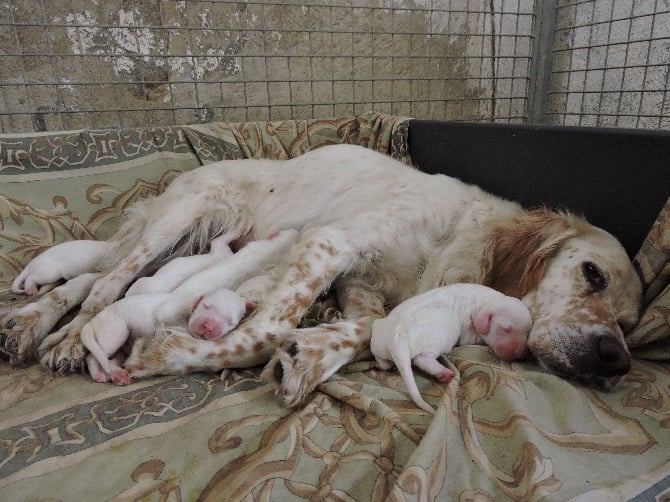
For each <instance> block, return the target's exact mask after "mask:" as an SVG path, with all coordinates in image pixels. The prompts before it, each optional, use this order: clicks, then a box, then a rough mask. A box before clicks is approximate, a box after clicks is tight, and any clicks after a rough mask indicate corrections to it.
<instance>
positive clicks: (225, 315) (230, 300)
mask: <svg viewBox="0 0 670 502" xmlns="http://www.w3.org/2000/svg"><path fill="white" fill-rule="evenodd" d="M297 236H298V232H296V231H295V230H284V231H282V232H279V233H278V234H276V235H273V236H271V238H269V239H265V240H261V241H254V242H251V243H249V244H247V245H246V246H245V247H244V248H242V249H241V250H240V251H238V252H237V253H235V254H234V255H232V256H230V257H229V258H227V259H225V260H224V261H222V262H221V263H219V264H217V265H214V266H212V267H210V268H207V269H205V270H202V271H200V272H199V273H198V274H196V275H194V276H193V277H191V278H190V279H188V280H186V281H185V282H184V283H183V284H181V285H180V286H179V287H178V288H177V289H175V290H174V291H171V292H166V293H158V294H149V295H132V296H128V297H125V298H123V299H121V300H119V301H117V302H115V303H113V304H111V305H109V306H107V307H105V308H104V309H103V310H102V311H101V312H99V313H98V314H97V315H96V316H95V317H94V318H93V319H92V320H91V321H90V322H89V323H88V324H87V325H86V326H85V327H84V328H83V329H82V332H81V339H82V342H83V344H84V346H85V347H86V348H87V349H88V350H89V351H90V352H91V354H89V355H88V356H87V358H86V366H87V368H88V370H89V373H90V374H91V376H92V377H93V379H94V380H96V381H98V382H106V381H109V379H110V378H111V380H112V381H113V382H114V383H116V384H118V385H127V384H128V383H130V376H129V374H128V372H127V371H126V370H125V369H123V368H121V367H120V365H119V364H118V362H117V361H115V360H110V359H109V358H110V357H111V356H112V355H113V354H115V353H116V352H117V351H118V350H119V349H120V348H121V347H123V346H124V344H125V343H126V341H128V340H131V341H132V340H135V339H137V338H141V337H145V336H147V335H152V334H153V333H154V332H155V331H156V330H158V329H160V328H162V327H163V326H171V327H173V329H176V328H179V327H181V326H183V327H184V328H185V327H186V325H187V320H188V327H189V329H190V332H189V334H191V335H192V336H194V337H196V338H202V339H207V340H215V339H217V338H221V337H222V336H223V335H225V334H226V333H227V332H228V331H230V330H231V329H232V328H234V327H235V326H237V324H238V323H239V321H240V319H241V318H242V317H243V315H244V313H245V311H246V308H247V307H249V308H254V307H255V306H256V305H255V303H246V302H245V301H244V300H242V299H241V297H240V296H239V295H238V294H236V293H233V292H232V291H228V290H227V289H226V288H230V289H235V288H237V287H239V286H240V285H243V283H245V281H249V279H250V278H251V277H253V276H254V275H256V274H260V273H262V272H263V271H264V270H265V269H266V268H268V267H271V266H274V264H275V263H276V261H277V259H278V257H279V256H280V255H281V254H283V253H284V252H285V251H286V249H287V248H288V247H290V246H292V245H293V244H294V243H295V241H296V239H297ZM191 312H193V313H192V314H191ZM189 315H190V316H191V317H190V319H189Z"/></svg>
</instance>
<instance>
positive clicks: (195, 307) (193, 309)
mask: <svg viewBox="0 0 670 502" xmlns="http://www.w3.org/2000/svg"><path fill="white" fill-rule="evenodd" d="M203 298H204V296H202V295H200V296H199V297H198V299H197V300H196V301H195V303H194V304H193V307H191V312H195V309H197V308H198V305H200V302H201V301H202V299H203Z"/></svg>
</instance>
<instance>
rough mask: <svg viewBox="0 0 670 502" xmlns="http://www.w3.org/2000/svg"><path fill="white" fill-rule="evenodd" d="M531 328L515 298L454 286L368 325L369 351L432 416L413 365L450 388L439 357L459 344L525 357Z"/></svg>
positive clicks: (432, 292) (403, 305)
mask: <svg viewBox="0 0 670 502" xmlns="http://www.w3.org/2000/svg"><path fill="white" fill-rule="evenodd" d="M531 327H532V319H531V315H530V312H529V311H528V308H527V307H526V306H525V305H524V304H523V303H522V302H521V300H518V299H516V298H512V297H510V296H505V295H503V294H502V293H499V292H498V291H495V290H493V289H491V288H489V287H486V286H481V285H477V284H452V285H451V286H445V287H442V288H436V289H433V290H430V291H427V292H425V293H423V294H420V295H417V296H414V297H412V298H410V299H408V300H406V301H404V302H403V303H401V304H400V305H398V306H397V307H395V308H394V309H393V310H392V311H391V312H390V313H389V315H388V316H387V317H385V318H383V319H378V320H376V321H375V322H374V323H373V324H372V339H371V340H370V350H371V351H372V354H373V355H374V356H375V358H376V359H377V363H378V364H379V367H380V368H382V369H390V368H391V367H392V365H393V363H395V365H396V367H397V368H398V371H400V374H401V376H402V378H403V380H404V382H405V385H406V386H407V390H408V392H409V395H410V396H411V398H412V400H413V401H414V402H415V403H416V405H417V406H419V407H420V408H422V409H424V410H426V411H428V412H430V413H434V411H435V410H433V408H432V407H431V406H430V405H429V404H428V403H426V402H425V401H424V400H423V398H422V397H421V394H420V393H419V389H418V387H417V386H416V381H415V380H414V375H413V374H412V368H411V365H412V364H414V365H415V366H417V367H418V368H420V369H422V370H424V371H425V372H426V373H429V374H431V375H433V376H435V377H436V378H437V379H438V380H439V381H440V382H448V381H449V380H451V378H452V377H453V376H454V374H453V372H452V371H451V370H450V369H448V368H446V367H445V366H443V365H442V364H440V363H439V362H438V361H437V358H438V357H439V356H440V354H444V353H447V352H449V351H450V350H451V349H452V348H453V347H454V346H455V345H457V344H459V343H460V344H480V343H486V344H487V345H489V346H490V347H491V348H492V349H493V351H494V352H495V353H496V354H497V355H498V356H499V357H500V358H502V359H504V360H506V361H511V360H514V359H518V358H520V357H522V356H523V355H524V353H525V352H526V341H527V338H528V333H529V332H530V329H531Z"/></svg>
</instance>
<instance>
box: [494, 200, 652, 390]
mask: <svg viewBox="0 0 670 502" xmlns="http://www.w3.org/2000/svg"><path fill="white" fill-rule="evenodd" d="M484 283H485V284H487V285H488V286H491V287H493V288H495V289H498V290H500V291H502V292H503V293H505V294H508V295H511V296H516V297H517V298H521V299H522V300H523V302H524V303H525V304H526V305H527V306H528V308H529V310H530V311H531V314H532V316H533V328H532V329H531V332H530V335H529V337H528V349H529V350H530V352H531V354H533V355H534V356H535V358H536V359H537V360H538V362H539V363H540V364H541V365H542V366H543V367H545V368H546V369H548V370H549V371H551V372H552V373H555V374H558V375H561V376H564V377H568V378H573V379H576V380H579V381H581V382H583V383H586V384H588V385H592V386H594V387H598V388H610V387H612V386H614V385H616V384H617V383H618V382H619V381H620V380H621V379H622V378H623V376H624V375H625V374H626V373H628V371H629V370H630V365H631V357H630V353H629V351H628V348H627V346H626V342H625V339H624V336H625V335H626V334H627V333H628V332H629V331H631V330H632V329H633V327H634V326H635V325H636V323H637V321H638V316H639V310H640V305H641V296H642V286H641V284H640V280H639V278H638V276H637V274H636V272H635V270H634V269H633V266H632V265H631V262H630V260H629V259H628V256H627V254H626V252H625V250H624V249H623V247H622V246H621V244H620V243H619V242H618V241H617V240H616V239H615V238H614V237H613V236H612V235H610V234H609V233H607V232H605V231H604V230H601V229H599V228H596V227H594V226H592V225H590V224H588V223H587V222H586V221H585V220H583V219H581V218H578V217H575V216H573V215H571V214H566V213H556V212H552V211H548V210H544V209H538V210H533V211H530V212H529V213H528V214H526V215H523V216H520V217H517V218H514V219H513V220H511V221H509V222H506V223H505V228H502V227H499V228H498V229H497V230H496V231H494V232H492V234H491V240H490V246H489V247H488V248H487V253H486V255H485V260H484Z"/></svg>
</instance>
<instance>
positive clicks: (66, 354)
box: [39, 177, 250, 371]
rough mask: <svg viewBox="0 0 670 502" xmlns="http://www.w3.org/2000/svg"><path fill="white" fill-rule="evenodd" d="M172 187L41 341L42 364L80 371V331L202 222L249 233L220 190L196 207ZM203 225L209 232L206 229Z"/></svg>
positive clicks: (240, 212) (237, 208)
mask: <svg viewBox="0 0 670 502" xmlns="http://www.w3.org/2000/svg"><path fill="white" fill-rule="evenodd" d="M184 179H188V178H186V177H185V178H184ZM175 184H177V181H175V183H174V184H173V185H171V186H170V188H168V190H167V191H166V192H165V193H164V194H163V195H162V196H160V197H157V198H155V199H152V200H151V201H150V202H149V203H150V204H151V211H150V212H149V214H151V219H149V220H147V221H145V222H138V223H143V224H142V228H143V230H142V231H141V232H140V233H139V234H138V236H137V237H136V241H137V242H136V243H135V244H136V245H134V246H132V247H131V248H130V252H129V253H128V254H127V255H126V256H124V257H122V258H121V259H120V260H119V261H118V263H117V264H116V266H115V267H114V268H113V269H112V270H111V271H110V272H109V273H108V274H107V275H105V276H104V277H102V278H101V279H99V280H98V281H96V282H95V284H94V285H93V288H92V289H91V292H90V294H89V295H88V297H87V298H86V300H85V301H84V302H83V303H82V306H81V310H80V311H79V313H78V314H77V316H76V317H75V318H74V319H73V320H72V321H71V322H70V323H69V324H67V325H66V326H63V328H61V329H60V330H58V331H57V332H55V333H53V334H51V335H49V336H47V337H46V338H45V339H44V341H43V342H42V344H41V345H40V347H39V357H40V361H41V362H42V364H44V365H45V366H48V367H50V368H52V369H55V370H58V371H76V370H78V369H80V368H81V366H82V364H84V355H85V350H84V346H83V344H82V342H81V340H80V337H79V333H80V332H81V330H82V328H83V327H84V326H85V325H86V323H88V322H89V321H90V320H91V319H92V318H93V317H94V316H95V315H96V314H97V313H98V312H100V311H101V310H102V309H103V308H104V307H106V306H107V305H109V304H111V303H113V302H114V301H115V300H117V299H118V298H119V296H120V295H121V293H122V292H123V290H124V288H125V287H126V286H127V285H128V284H130V282H131V281H132V280H133V279H134V278H135V277H136V275H137V273H138V272H139V271H140V270H141V269H142V268H143V267H144V266H146V265H147V264H149V263H150V262H151V261H152V260H153V259H155V258H156V257H158V256H159V255H161V254H162V253H163V252H164V251H165V250H166V249H170V246H172V245H174V244H175V242H177V241H178V240H179V239H180V238H181V237H182V236H184V235H186V234H187V233H188V232H189V230H191V229H192V228H194V226H196V224H197V222H198V221H199V220H200V218H203V217H208V218H212V223H214V222H216V223H219V224H220V223H221V222H226V225H229V226H230V228H228V229H227V230H228V231H231V232H239V231H240V229H241V228H244V229H246V230H248V229H249V227H250V219H249V215H248V212H247V210H246V209H245V208H244V207H242V206H241V205H234V204H231V203H230V202H229V201H228V202H226V201H222V199H223V198H224V197H225V196H226V195H227V194H225V193H223V191H222V190H221V189H220V188H217V187H212V188H206V189H203V190H202V191H201V192H200V195H201V198H200V199H199V200H198V202H197V203H195V202H194V201H193V200H192V199H191V198H190V197H189V196H187V197H181V198H175V197H174V196H170V195H174V193H172V192H171V191H170V189H171V188H172V187H173V186H174V185H175ZM185 185H186V188H188V187H189V185H188V183H185ZM179 192H180V191H179V190H177V194H179V195H181V194H180V193H179ZM212 215H215V216H214V217H212ZM216 215H220V217H217V216H216ZM201 226H202V227H203V229H207V228H209V226H210V225H205V224H203V225H201Z"/></svg>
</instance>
